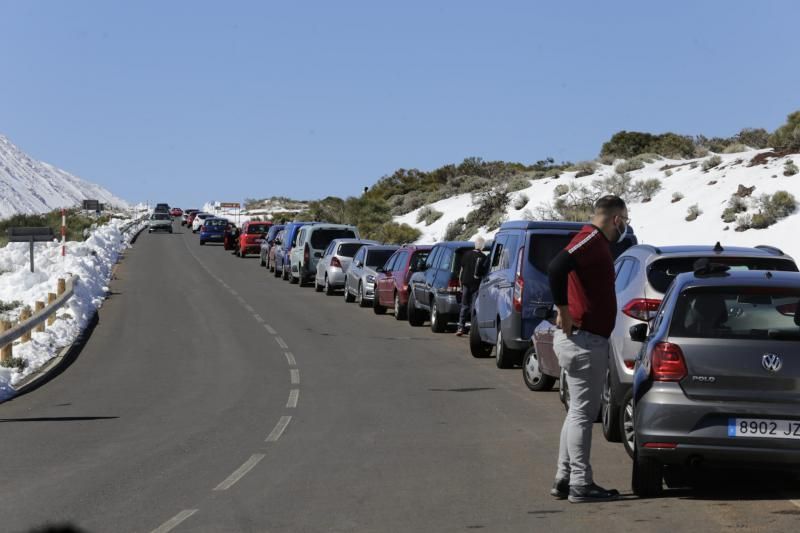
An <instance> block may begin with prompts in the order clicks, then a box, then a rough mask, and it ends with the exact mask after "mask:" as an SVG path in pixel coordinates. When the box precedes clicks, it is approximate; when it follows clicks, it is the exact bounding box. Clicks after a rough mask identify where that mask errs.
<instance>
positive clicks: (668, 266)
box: [647, 256, 797, 293]
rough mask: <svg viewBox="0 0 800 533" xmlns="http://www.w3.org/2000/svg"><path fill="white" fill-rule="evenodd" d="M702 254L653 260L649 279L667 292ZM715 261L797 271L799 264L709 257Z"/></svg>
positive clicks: (736, 267)
mask: <svg viewBox="0 0 800 533" xmlns="http://www.w3.org/2000/svg"><path fill="white" fill-rule="evenodd" d="M698 259H701V256H694V257H665V258H664V259H658V260H657V261H653V262H652V263H651V264H650V266H649V267H648V269H647V281H648V282H650V285H651V286H652V287H653V288H654V289H655V290H657V291H658V292H661V293H666V292H667V289H668V288H669V285H670V283H672V281H673V280H674V279H675V278H676V277H677V276H678V274H682V273H684V272H692V271H693V270H694V264H695V262H696V261H697V260H698ZM709 259H711V260H712V261H713V262H714V263H721V264H724V265H728V266H730V267H731V269H732V270H784V271H790V272H797V265H795V264H794V262H793V261H790V260H788V259H781V258H774V257H726V256H712V257H709Z"/></svg>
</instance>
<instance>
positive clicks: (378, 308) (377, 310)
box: [372, 288, 386, 315]
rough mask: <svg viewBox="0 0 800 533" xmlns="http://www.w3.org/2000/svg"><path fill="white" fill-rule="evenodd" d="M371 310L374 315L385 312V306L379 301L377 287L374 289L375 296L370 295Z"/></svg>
mask: <svg viewBox="0 0 800 533" xmlns="http://www.w3.org/2000/svg"><path fill="white" fill-rule="evenodd" d="M372 311H373V312H374V313H375V314H376V315H383V314H386V307H385V306H383V305H381V304H380V303H379V300H378V291H377V288H376V290H375V296H373V297H372Z"/></svg>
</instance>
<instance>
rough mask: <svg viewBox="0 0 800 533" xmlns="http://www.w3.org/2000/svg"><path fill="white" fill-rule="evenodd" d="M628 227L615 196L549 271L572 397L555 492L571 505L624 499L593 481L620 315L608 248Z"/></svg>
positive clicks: (559, 349)
mask: <svg viewBox="0 0 800 533" xmlns="http://www.w3.org/2000/svg"><path fill="white" fill-rule="evenodd" d="M629 223H630V220H629V219H628V209H627V207H626V206H625V202H624V201H623V200H622V199H621V198H619V197H618V196H613V195H609V196H603V197H602V198H600V199H599V200H597V202H596V203H595V206H594V216H593V217H592V223H591V224H587V225H586V226H584V227H583V228H582V229H581V231H580V232H579V233H578V234H577V235H575V237H574V238H573V239H572V241H571V242H570V243H569V244H568V245H567V247H566V248H565V249H564V250H562V251H561V252H560V253H559V254H558V255H557V256H556V257H555V258H553V261H552V262H551V263H550V266H549V268H548V275H549V279H550V290H551V292H552V293H553V302H554V303H555V305H556V308H557V309H558V318H557V319H556V326H557V327H558V329H557V330H556V332H555V334H554V336H553V349H554V351H555V353H556V355H557V356H558V362H559V364H560V365H561V368H563V369H564V373H565V380H566V385H567V387H568V388H569V392H570V395H569V410H568V412H567V416H566V418H565V420H564V425H563V427H562V429H561V442H560V445H559V453H558V469H557V471H556V480H555V484H554V485H553V488H552V490H551V491H550V493H551V494H552V495H553V496H555V497H556V498H559V499H564V498H569V501H570V502H572V503H584V502H594V501H608V500H614V499H617V498H618V497H619V492H617V491H615V490H606V489H604V488H602V487H600V486H598V485H596V484H595V483H594V479H593V476H592V467H591V465H590V464H589V456H590V453H591V447H592V425H593V423H594V421H595V420H596V419H597V413H598V412H599V410H600V396H601V394H602V389H603V380H604V379H605V375H606V371H607V369H608V353H609V343H608V338H609V336H610V335H611V332H612V331H613V330H614V323H615V321H616V316H617V298H616V294H615V292H614V260H613V258H612V251H611V244H612V243H621V242H622V241H623V240H624V239H625V237H626V234H627V226H628V224H629Z"/></svg>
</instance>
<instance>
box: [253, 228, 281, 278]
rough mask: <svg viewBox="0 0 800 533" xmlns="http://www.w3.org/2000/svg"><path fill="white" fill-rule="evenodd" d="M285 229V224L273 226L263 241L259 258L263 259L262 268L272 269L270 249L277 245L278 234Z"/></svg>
mask: <svg viewBox="0 0 800 533" xmlns="http://www.w3.org/2000/svg"><path fill="white" fill-rule="evenodd" d="M283 228H284V225H283V224H273V225H272V226H270V227H269V231H267V234H266V235H265V236H264V238H263V239H262V240H261V247H260V248H259V252H258V254H259V257H260V258H261V266H262V267H266V268H269V267H270V257H269V249H270V248H272V246H273V245H274V244H275V237H276V236H277V235H278V232H279V231H281V230H282V229H283Z"/></svg>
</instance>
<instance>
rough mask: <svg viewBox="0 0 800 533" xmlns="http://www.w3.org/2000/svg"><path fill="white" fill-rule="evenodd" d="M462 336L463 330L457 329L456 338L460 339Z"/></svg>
mask: <svg viewBox="0 0 800 533" xmlns="http://www.w3.org/2000/svg"><path fill="white" fill-rule="evenodd" d="M463 334H464V328H458V329H457V330H456V337H461V336H462V335H463Z"/></svg>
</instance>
